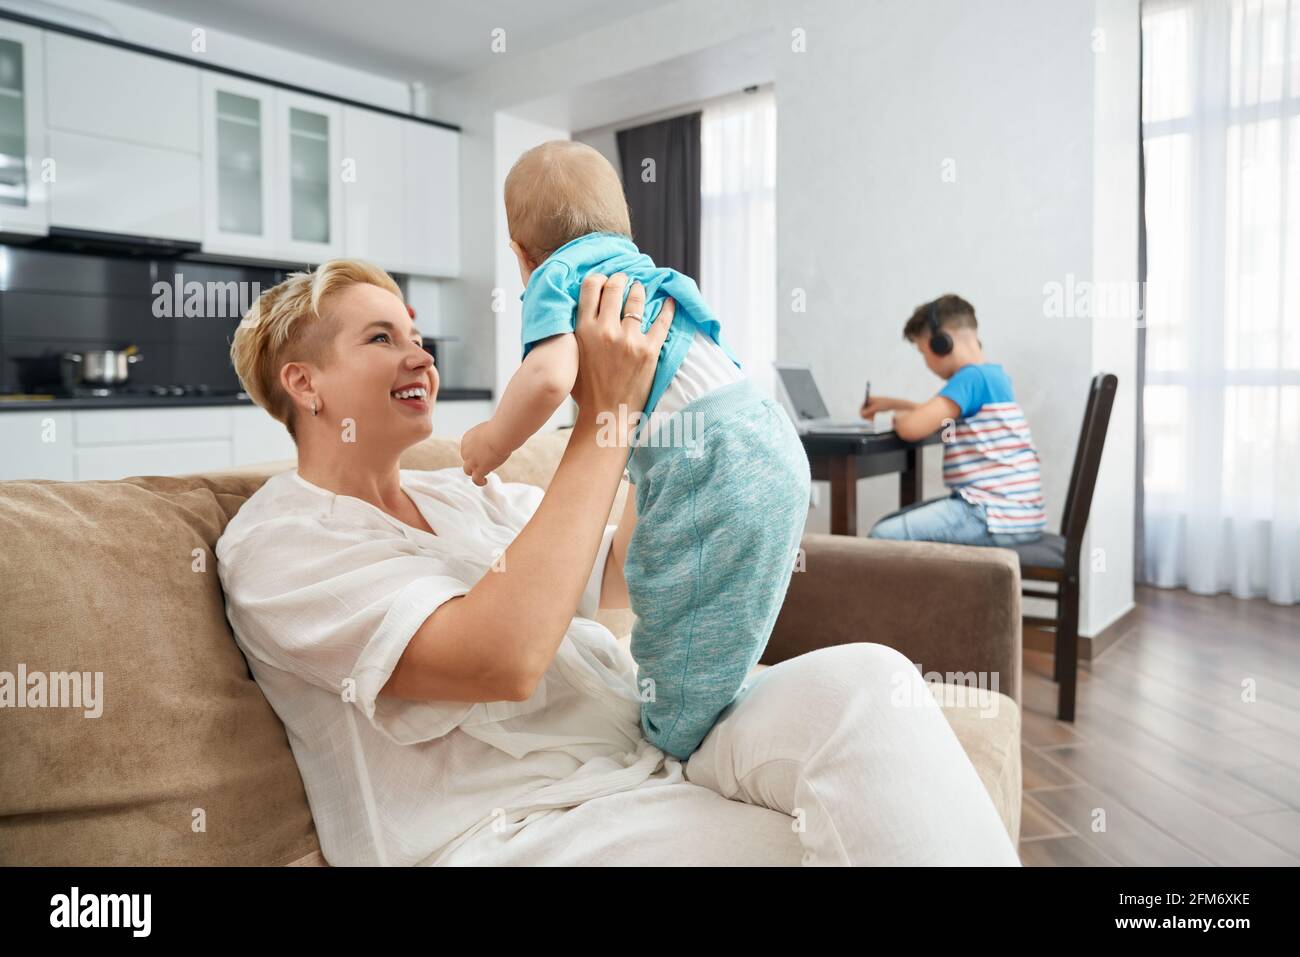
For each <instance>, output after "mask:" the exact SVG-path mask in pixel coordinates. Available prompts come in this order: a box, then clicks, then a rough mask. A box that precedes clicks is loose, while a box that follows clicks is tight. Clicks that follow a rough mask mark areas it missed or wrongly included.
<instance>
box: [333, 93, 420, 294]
mask: <svg viewBox="0 0 1300 957" xmlns="http://www.w3.org/2000/svg"><path fill="white" fill-rule="evenodd" d="M404 124H405V121H404V120H401V119H398V118H397V117H395V116H387V115H385V114H383V113H376V112H374V111H373V110H361V109H357V108H355V107H350V106H349V107H344V109H343V157H344V162H345V163H346V164H347V166H346V167H345V169H346V171H347V175H345V176H344V178H343V221H344V243H343V245H344V255H346V256H349V257H352V258H357V259H365V260H368V261H369V262H372V263H374V264H375V265H377V266H380V267H382V268H384V269H387V270H389V271H391V272H403V271H404V270H405V268H406V265H407V262H406V260H407V256H406V249H407V246H406V233H405V226H404V223H405V216H406V188H405V180H404V177H405V175H406V173H405V170H406V163H405V160H404V159H403V156H402V148H401V144H402V127H403V126H404Z"/></svg>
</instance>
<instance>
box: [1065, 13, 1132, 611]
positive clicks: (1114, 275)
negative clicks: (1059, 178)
mask: <svg viewBox="0 0 1300 957" xmlns="http://www.w3.org/2000/svg"><path fill="white" fill-rule="evenodd" d="M1094 30H1097V31H1100V32H1099V33H1096V34H1095V35H1094V45H1095V46H1096V47H1097V49H1096V52H1095V53H1094V55H1093V63H1094V65H1095V72H1094V74H1093V96H1094V109H1093V220H1092V225H1093V234H1092V245H1093V253H1092V255H1093V276H1094V277H1095V278H1096V279H1098V280H1102V281H1104V282H1108V283H1117V284H1118V283H1123V284H1125V285H1127V284H1131V283H1136V282H1137V278H1138V275H1137V267H1138V236H1137V223H1136V219H1137V210H1138V175H1137V174H1138V170H1137V151H1138V148H1139V147H1138V116H1139V112H1140V108H1141V103H1140V100H1139V98H1138V96H1137V94H1136V91H1137V89H1138V52H1139V47H1140V44H1141V23H1140V19H1139V16H1138V10H1137V4H1136V3H1133V2H1132V0H1097V5H1096V23H1095V26H1094ZM1132 318H1133V319H1134V320H1135V319H1136V317H1132ZM1091 371H1092V372H1093V373H1094V374H1095V373H1097V372H1113V373H1114V374H1115V375H1116V376H1117V377H1118V378H1119V387H1118V389H1117V390H1116V393H1115V406H1114V408H1113V409H1112V411H1111V417H1110V425H1109V427H1108V429H1107V433H1106V447H1105V450H1104V452H1103V453H1102V459H1101V470H1100V472H1099V473H1098V475H1097V487H1096V492H1095V496H1094V498H1093V507H1092V515H1091V517H1090V518H1089V521H1088V531H1087V535H1086V537H1085V539H1084V561H1085V562H1086V563H1087V567H1088V569H1089V570H1088V572H1087V573H1086V574H1085V576H1084V578H1083V589H1082V595H1081V600H1080V609H1079V617H1080V630H1081V631H1082V632H1083V634H1085V635H1094V634H1096V633H1097V632H1099V631H1101V630H1102V629H1103V628H1105V626H1106V625H1108V624H1110V623H1111V622H1112V621H1114V620H1115V619H1116V618H1118V617H1119V616H1120V615H1122V614H1123V613H1124V612H1125V611H1127V610H1128V609H1129V608H1131V607H1132V605H1133V574H1134V569H1133V561H1134V555H1133V538H1134V520H1135V516H1134V509H1135V504H1136V503H1135V496H1134V487H1135V485H1136V481H1137V479H1136V477H1135V476H1136V467H1137V464H1136V457H1137V441H1138V436H1137V409H1136V402H1137V391H1136V382H1137V344H1136V326H1135V323H1134V321H1126V319H1124V318H1098V319H1095V320H1094V321H1093V323H1092V370H1091Z"/></svg>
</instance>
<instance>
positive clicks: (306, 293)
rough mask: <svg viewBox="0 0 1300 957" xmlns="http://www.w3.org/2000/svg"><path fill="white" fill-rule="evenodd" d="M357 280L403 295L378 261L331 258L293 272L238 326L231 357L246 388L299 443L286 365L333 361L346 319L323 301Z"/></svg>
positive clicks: (232, 344)
mask: <svg viewBox="0 0 1300 957" xmlns="http://www.w3.org/2000/svg"><path fill="white" fill-rule="evenodd" d="M357 283H370V284H371V285H372V286H378V287H379V288H380V289H387V290H388V291H389V292H391V293H392V294H393V295H395V296H396V297H397V298H398V299H402V298H403V297H402V290H401V289H400V288H399V287H398V285H397V283H396V282H394V281H393V277H392V276H390V275H388V273H386V272H384V270H382V269H380V268H379V267H378V266H375V265H372V264H371V263H368V262H364V261H362V260H360V259H331V260H329V261H328V262H325V263H322V264H321V265H320V266H318V267H317V268H316V270H315V272H295V273H290V274H289V276H288V278H287V279H285V280H284V282H282V283H280V284H279V285H277V286H272V287H271V288H270V289H268V290H267V291H266V292H264V293H262V294H261V295H260V296H258V297H257V301H256V302H254V303H253V305H252V308H250V309H249V310H248V312H247V313H245V314H244V318H243V320H242V321H241V322H240V323H239V327H238V328H237V329H236V330H235V335H234V339H233V340H232V341H231V343H230V361H231V363H232V364H233V365H234V367H235V373H236V374H237V375H238V376H239V381H240V383H241V384H242V385H243V387H244V391H245V392H247V393H248V395H249V397H250V398H251V399H252V400H253V401H254V402H256V403H257V404H258V405H260V406H261V407H262V408H263V409H265V410H266V411H267V412H269V413H270V414H271V416H272V417H273V418H274V419H276V420H277V421H279V422H282V423H284V427H285V428H286V429H288V430H289V435H291V436H292V437H293V440H294V441H295V442H297V441H298V436H297V435H296V434H295V432H294V406H293V402H292V400H290V398H289V394H288V393H287V392H285V390H284V387H283V386H282V385H281V384H280V370H281V369H283V368H284V365H285V363H287V362H311V363H314V364H316V365H320V366H324V365H326V364H328V363H329V362H330V360H331V359H332V358H333V352H334V339H335V337H336V336H337V335H338V331H339V328H340V323H339V321H338V317H337V316H335V315H334V314H332V313H330V314H328V315H327V314H326V313H325V312H324V311H323V309H322V305H323V303H324V302H325V300H326V299H327V298H328V297H329V296H331V295H333V294H334V293H337V292H341V291H342V290H344V289H346V288H348V287H349V286H353V285H356V284H357ZM403 301H405V300H403Z"/></svg>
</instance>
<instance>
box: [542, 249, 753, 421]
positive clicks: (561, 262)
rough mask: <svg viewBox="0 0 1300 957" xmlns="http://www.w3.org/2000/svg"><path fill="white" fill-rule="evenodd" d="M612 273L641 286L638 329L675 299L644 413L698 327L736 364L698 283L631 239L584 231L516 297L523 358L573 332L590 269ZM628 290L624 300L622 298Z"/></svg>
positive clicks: (550, 258)
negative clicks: (656, 260)
mask: <svg viewBox="0 0 1300 957" xmlns="http://www.w3.org/2000/svg"><path fill="white" fill-rule="evenodd" d="M593 271H595V272H599V273H602V274H604V275H606V276H612V275H613V274H614V273H616V272H621V273H624V274H625V275H626V276H627V278H628V286H629V287H630V286H631V285H632V281H633V280H636V281H637V282H639V283H641V285H642V286H644V287H645V296H646V304H645V311H644V313H643V314H642V318H641V331H642V332H644V331H645V330H647V329H649V328H650V325H651V324H652V323H653V322H654V321H655V317H656V316H658V315H659V310H660V309H662V308H663V304H664V300H665V299H667V298H669V297H671V298H672V299H673V300H674V301H675V302H676V303H677V312H676V313H675V314H674V315H673V322H672V325H671V326H669V327H668V338H667V339H665V340H664V344H663V347H662V348H661V349H660V350H659V364H658V365H657V366H656V367H655V377H654V382H653V383H652V384H651V386H650V395H649V396H648V397H647V398H646V403H645V407H644V408H643V409H642V412H643V413H644V414H645V415H647V416H648V415H649V414H650V413H651V412H652V411H654V407H655V405H656V404H657V403H658V401H659V398H660V397H661V396H662V395H663V394H664V390H665V389H667V388H668V383H670V382H671V381H672V379H673V376H674V375H676V373H677V368H678V367H679V366H680V365H681V364H682V357H683V356H685V355H686V350H687V349H689V348H690V345H691V340H693V339H694V338H695V332H696V330H697V329H702V330H704V332H705V333H706V334H708V336H709V337H710V338H712V339H713V341H714V342H716V343H717V344H718V345H719V346H720V347H721V348H722V351H723V352H724V353H726V356H727V358H728V359H730V360H731V361H732V362H734V363H735V364H736V368H740V360H739V359H737V358H736V356H735V354H734V353H732V351H731V349H730V348H729V347H728V346H727V344H726V343H724V342H723V341H722V338H721V329H722V326H721V324H720V323H719V322H718V320H717V319H716V318H714V316H713V311H712V310H711V309H709V307H708V305H707V304H706V303H705V302H704V297H703V296H701V295H700V289H699V286H697V285H696V284H695V280H693V279H691V277H690V276H687V275H684V274H682V273H680V272H678V271H677V270H675V269H668V268H665V267H661V266H656V265H655V264H654V260H652V259H651V258H650V257H649V256H647V255H646V254H645V253H643V252H641V251H640V250H639V249H637V248H636V244H635V243H633V242H632V240H630V239H628V238H627V237H626V236H624V235H621V234H620V233H587V234H586V235H585V236H579V237H578V238H577V239H571V240H569V241H568V242H567V243H565V244H564V245H563V246H561V247H560V248H559V249H557V250H555V252H553V253H551V255H549V256H548V257H546V260H545V261H544V262H543V263H541V265H539V266H538V267H537V268H536V269H534V270H533V274H532V275H531V276H529V277H528V286H527V288H526V289H524V291H523V294H522V295H520V297H519V298H520V299H521V300H522V301H523V304H524V320H523V337H522V338H523V345H524V353H523V354H524V355H525V356H527V355H528V352H529V350H530V349H531V348H532V347H533V345H534V344H536V343H537V342H539V341H540V340H542V339H545V338H547V337H549V336H553V335H556V334H558V333H562V332H573V331H574V329H575V327H576V325H577V310H578V293H579V290H580V289H581V287H582V280H583V278H584V277H585V276H586V275H587V273H589V272H593ZM626 298H627V296H626V293H624V301H625V302H626Z"/></svg>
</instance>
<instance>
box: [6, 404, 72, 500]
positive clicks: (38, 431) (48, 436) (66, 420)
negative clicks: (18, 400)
mask: <svg viewBox="0 0 1300 957" xmlns="http://www.w3.org/2000/svg"><path fill="white" fill-rule="evenodd" d="M72 459H73V431H72V412H70V411H68V410H66V409H64V410H62V411H56V410H54V409H46V410H45V411H33V412H0V482H8V481H11V480H13V479H55V480H58V481H61V482H68V481H71V480H72V477H73V466H72Z"/></svg>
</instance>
